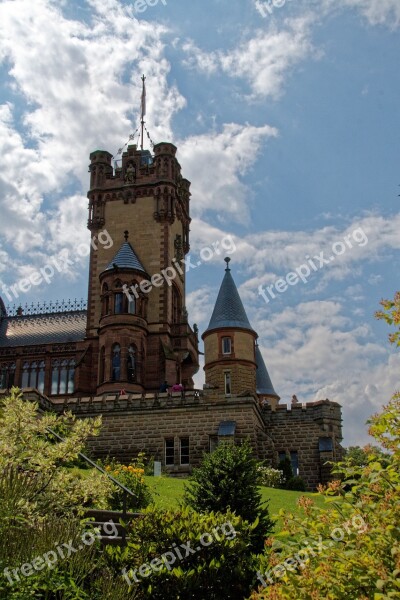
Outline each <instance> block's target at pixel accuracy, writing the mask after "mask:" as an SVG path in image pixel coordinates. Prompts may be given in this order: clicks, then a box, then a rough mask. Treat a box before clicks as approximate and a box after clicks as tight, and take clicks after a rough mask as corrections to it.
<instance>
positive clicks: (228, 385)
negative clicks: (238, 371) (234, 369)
mask: <svg viewBox="0 0 400 600" xmlns="http://www.w3.org/2000/svg"><path fill="white" fill-rule="evenodd" d="M224 389H225V395H226V396H230V394H231V393H232V377H231V372H230V371H225V372H224Z"/></svg>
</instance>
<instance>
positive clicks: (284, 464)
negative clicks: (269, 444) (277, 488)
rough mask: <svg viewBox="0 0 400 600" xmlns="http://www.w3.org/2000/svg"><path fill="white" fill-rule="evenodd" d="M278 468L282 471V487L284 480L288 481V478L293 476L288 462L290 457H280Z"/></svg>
mask: <svg viewBox="0 0 400 600" xmlns="http://www.w3.org/2000/svg"><path fill="white" fill-rule="evenodd" d="M278 469H279V471H282V477H283V484H282V487H283V488H284V487H285V484H286V482H287V481H289V479H291V478H292V477H293V468H292V463H291V462H290V458H289V457H288V456H286V457H285V458H282V460H280V461H279V464H278Z"/></svg>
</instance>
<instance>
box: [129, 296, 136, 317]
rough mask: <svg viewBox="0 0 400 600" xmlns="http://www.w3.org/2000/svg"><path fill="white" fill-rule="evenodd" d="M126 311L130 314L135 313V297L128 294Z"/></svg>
mask: <svg viewBox="0 0 400 600" xmlns="http://www.w3.org/2000/svg"><path fill="white" fill-rule="evenodd" d="M128 313H129V314H130V315H134V314H136V298H135V296H132V295H131V294H130V295H129V298H128Z"/></svg>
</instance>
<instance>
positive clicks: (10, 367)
mask: <svg viewBox="0 0 400 600" xmlns="http://www.w3.org/2000/svg"><path fill="white" fill-rule="evenodd" d="M14 380H15V363H11V364H3V365H0V389H2V390H4V389H10V388H12V386H13V385H14Z"/></svg>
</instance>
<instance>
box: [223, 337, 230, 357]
mask: <svg viewBox="0 0 400 600" xmlns="http://www.w3.org/2000/svg"><path fill="white" fill-rule="evenodd" d="M222 354H232V339H231V338H230V337H223V338H222Z"/></svg>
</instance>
